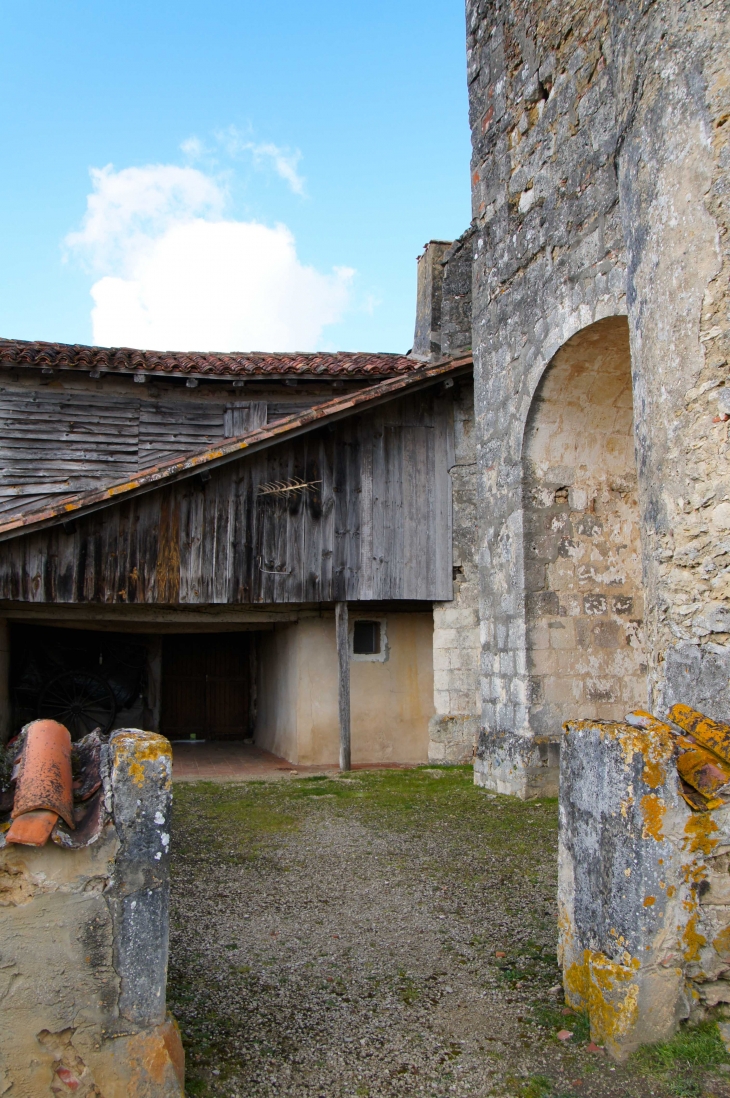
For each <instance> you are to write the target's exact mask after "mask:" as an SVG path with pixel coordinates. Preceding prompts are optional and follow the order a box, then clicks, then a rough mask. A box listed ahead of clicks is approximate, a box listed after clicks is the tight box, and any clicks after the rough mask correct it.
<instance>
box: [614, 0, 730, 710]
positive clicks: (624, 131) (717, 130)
mask: <svg viewBox="0 0 730 1098" xmlns="http://www.w3.org/2000/svg"><path fill="white" fill-rule="evenodd" d="M729 33H730V25H729V24H728V12H727V5H726V4H724V3H722V2H721V0H709V2H707V3H704V4H702V5H697V4H655V5H651V4H642V5H637V4H634V3H619V4H617V5H616V16H615V20H614V23H613V37H614V54H615V58H616V61H615V64H616V81H615V86H616V89H617V115H618V128H619V135H620V137H619V140H620V153H619V158H618V179H619V195H620V207H621V215H622V220H623V225H624V234H625V239H626V248H627V258H628V283H627V301H628V305H629V324H630V334H631V357H632V361H633V367H634V407H635V418H636V446H637V465H638V470H639V483H640V490H641V505H642V517H643V528H644V567H645V587H646V604H647V608H648V613H647V619H646V626H647V636H648V641H649V672H650V679H651V684H650V685H651V691H652V703H653V710H654V711H655V712H657V713H663V712H665V711H666V709H667V708H668V707H669V706H671V705H672V704H673V703H674V702H677V701H682V702H686V703H688V704H691V705H692V706H694V707H696V708H698V709H700V710H702V711H703V712H706V713H707V714H708V715H710V716H712V717H715V718H718V719H724V720H728V719H730V685H729V684H730V605H729V602H728V599H729V596H730V586H729V584H728V569H727V559H728V557H727V553H728V539H729V538H730V478H729V477H728V459H729V458H730V445H729V441H728V423H729V421H730V388H728V386H729V384H730V367H729V362H730V325H729V322H728V310H729V308H730V208H729V207H728V203H727V171H728V156H729V155H730V132H728V131H729V130H730V127H728V125H727V123H726V119H727V117H728V112H730V92H729V91H728V85H727V79H726V65H727V39H728V34H729ZM637 59H638V60H637ZM637 63H638V64H640V65H641V73H640V77H639V75H638V74H637V71H636V70H637Z"/></svg>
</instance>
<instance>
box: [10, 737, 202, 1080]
mask: <svg viewBox="0 0 730 1098" xmlns="http://www.w3.org/2000/svg"><path fill="white" fill-rule="evenodd" d="M105 751H106V761H105V773H104V790H105V798H106V810H107V813H108V819H107V822H106V824H105V826H104V828H103V830H102V832H101V835H100V836H99V838H98V839H97V841H96V842H93V843H92V844H91V845H89V846H86V847H81V848H77V849H64V848H61V847H59V846H56V845H55V844H53V843H48V844H47V845H46V846H44V847H41V848H34V847H29V846H17V845H10V844H5V845H3V846H2V848H1V849H0V1020H1V1021H2V1025H0V1094H6V1093H7V1094H8V1095H10V1094H12V1096H13V1098H15V1096H16V1095H17V1098H43V1096H44V1095H48V1098H52V1096H53V1095H58V1094H61V1093H64V1094H65V1093H72V1092H73V1093H74V1094H75V1095H77V1096H78V1098H91V1096H96V1098H101V1096H103V1098H183V1094H184V1090H183V1077H184V1058H183V1051H182V1045H181V1042H180V1035H179V1032H178V1030H177V1026H176V1024H175V1022H174V1020H173V1019H172V1018H171V1017H170V1016H169V1015H167V1013H166V1006H165V985H166V978H167V948H168V914H167V912H168V894H169V865H168V861H169V845H170V844H169V831H170V828H169V823H170V808H171V801H172V757H171V751H170V745H169V743H168V741H167V740H165V739H164V738H163V737H162V736H157V735H154V734H152V733H145V732H139V731H136V730H124V731H119V732H116V733H114V734H113V735H112V738H111V742H110V745H109V748H108V749H106V748H105ZM3 843H4V840H3Z"/></svg>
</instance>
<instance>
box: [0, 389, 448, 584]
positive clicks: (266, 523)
mask: <svg viewBox="0 0 730 1098" xmlns="http://www.w3.org/2000/svg"><path fill="white" fill-rule="evenodd" d="M451 455H452V409H451V398H450V396H449V395H443V394H442V395H437V394H435V393H434V392H431V391H427V392H425V393H421V394H415V395H413V396H409V397H405V398H402V399H400V400H397V401H393V402H392V403H390V404H384V405H381V406H380V407H378V408H375V409H373V410H372V411H371V412H368V413H365V414H362V415H360V416H353V417H352V418H351V419H347V420H342V421H339V422H338V423H336V424H333V425H332V426H330V427H324V428H320V429H318V430H316V431H313V432H312V433H310V434H307V435H303V436H301V437H299V438H297V439H294V440H292V441H291V442H288V443H283V444H281V445H280V446H277V447H274V448H272V449H271V450H265V451H262V452H260V453H258V454H255V455H252V456H251V457H250V458H246V457H242V458H239V459H237V460H236V461H234V462H231V463H230V464H228V465H225V466H223V467H221V468H219V469H218V470H216V471H214V472H213V473H212V475H211V478H210V480H208V481H207V482H203V481H202V479H201V478H200V477H199V476H196V477H193V478H190V479H188V480H185V481H181V482H180V483H178V484H176V485H171V486H169V487H161V488H158V489H155V490H154V491H151V492H149V493H147V494H145V495H142V496H138V497H136V498H135V499H131V500H129V501H127V502H124V503H119V504H115V505H111V506H109V507H106V508H104V509H103V510H101V511H98V512H96V513H94V514H92V515H89V516H87V517H86V518H83V519H79V520H78V521H77V522H76V523H74V524H73V526H72V527H71V528H70V529H68V530H64V529H63V528H62V527H60V526H59V527H52V528H50V529H49V530H46V531H44V532H40V533H37V534H29V535H25V536H24V537H20V538H18V539H16V540H14V541H10V542H6V543H4V544H3V545H2V546H1V547H0V598H2V599H12V600H22V601H29V602H64V603H68V602H72V603H73V602H81V603H83V602H102V603H115V602H127V603H132V602H135V603H161V604H187V605H191V604H211V603H219V604H220V603H287V602H294V603H312V602H331V601H335V600H342V599H350V600H359V599H362V600H368V599H375V600H384V599H424V600H437V599H438V600H440V599H450V598H451V595H452V572H451V484H450V477H449V474H448V469H449V466H450V464H451V463H452V461H453V458H452V456H451ZM295 477H297V478H300V479H301V480H304V481H307V482H311V481H318V482H319V483H318V484H315V485H314V486H313V487H312V488H310V489H309V490H307V491H306V492H304V493H302V494H299V493H287V494H286V495H285V496H277V495H266V494H262V493H261V491H260V489H261V486H262V485H265V484H267V483H270V482H272V481H290V480H292V478H295Z"/></svg>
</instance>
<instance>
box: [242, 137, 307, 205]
mask: <svg viewBox="0 0 730 1098" xmlns="http://www.w3.org/2000/svg"><path fill="white" fill-rule="evenodd" d="M249 148H250V149H251V152H252V153H253V158H254V163H258V164H261V163H262V162H265V161H267V160H268V161H270V163H271V164H272V165H273V168H274V171H275V172H276V174H277V175H278V176H280V177H281V178H282V179H284V180H285V181H286V182H287V183H288V184H289V186H290V187H291V189H292V191H293V192H294V194H299V195H303V194H304V179H303V177H302V176H301V175H300V174H299V172H298V171H297V164H298V163H299V161H300V160H301V158H302V154H301V153H300V152H293V153H290V152H287V151H286V150H285V149H280V148H279V146H278V145H272V144H271V143H270V142H268V143H265V144H263V145H253V144H252V145H250V146H249Z"/></svg>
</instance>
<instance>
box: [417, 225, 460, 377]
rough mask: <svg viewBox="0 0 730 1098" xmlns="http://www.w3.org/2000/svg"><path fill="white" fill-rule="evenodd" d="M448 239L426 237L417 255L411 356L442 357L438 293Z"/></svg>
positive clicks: (442, 276)
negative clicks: (416, 285)
mask: <svg viewBox="0 0 730 1098" xmlns="http://www.w3.org/2000/svg"><path fill="white" fill-rule="evenodd" d="M450 247H451V241H450V240H429V242H428V244H427V245H426V247H425V248H424V250H423V255H421V256H419V258H418V289H417V296H416V330H415V332H414V335H413V348H412V350H411V354H412V355H413V357H414V358H422V359H431V358H434V359H435V358H439V357H440V356H441V295H442V287H443V281H444V268H443V263H442V260H443V258H444V255H445V253H446V252H447V251H448V249H449V248H450Z"/></svg>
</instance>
